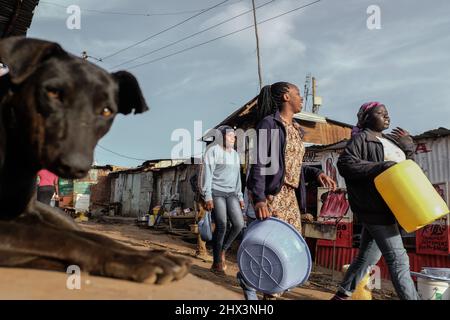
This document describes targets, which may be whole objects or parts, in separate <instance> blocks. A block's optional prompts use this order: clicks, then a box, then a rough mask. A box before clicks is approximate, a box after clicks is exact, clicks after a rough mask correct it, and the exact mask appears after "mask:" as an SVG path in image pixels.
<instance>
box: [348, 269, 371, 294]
mask: <svg viewBox="0 0 450 320" xmlns="http://www.w3.org/2000/svg"><path fill="white" fill-rule="evenodd" d="M349 267H350V265H349V264H346V265H344V266H342V272H344V273H345V272H347V270H348V268H349ZM369 282H370V270H368V271H367V273H366V275H365V276H364V278H362V280H361V281H360V282H358V284H357V285H356V288H355V291H353V294H352V296H351V300H372V290H370V288H369Z"/></svg>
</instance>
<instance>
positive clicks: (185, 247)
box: [0, 221, 391, 300]
mask: <svg viewBox="0 0 450 320" xmlns="http://www.w3.org/2000/svg"><path fill="white" fill-rule="evenodd" d="M82 227H83V228H84V229H85V230H86V231H89V232H94V233H98V234H103V235H106V236H108V237H110V238H112V239H115V240H117V241H120V242H122V243H124V244H126V245H129V246H131V247H134V248H136V249H139V250H147V249H162V248H164V249H167V250H169V251H170V252H172V253H174V254H179V255H183V256H187V257H190V258H192V262H193V265H192V268H191V273H190V274H189V275H188V276H186V277H185V278H184V279H182V280H180V281H178V282H174V283H171V284H169V285H165V286H157V285H147V284H139V283H134V282H130V281H121V280H116V279H109V278H103V277H93V276H89V275H82V279H81V289H80V290H68V289H67V287H66V282H67V277H68V275H67V274H65V273H62V272H50V271H40V270H27V269H16V268H0V299H164V300H166V299H193V300H202V299H217V300H233V299H243V294H242V290H241V288H240V287H239V285H238V282H237V280H236V273H237V271H238V267H237V264H236V261H235V259H233V257H232V256H229V257H227V260H228V263H227V265H228V269H227V271H226V275H225V276H217V275H215V274H213V273H212V272H210V271H209V268H210V266H211V261H210V260H209V261H208V259H206V260H205V259H199V258H197V257H195V249H196V246H195V244H191V243H188V242H185V241H182V240H181V239H180V238H179V237H177V236H174V235H169V234H166V233H165V232H162V231H154V230H150V229H146V228H140V227H138V226H136V225H134V224H133V223H130V222H128V223H120V224H119V223H99V222H92V221H90V222H86V223H83V224H82ZM331 280H332V279H331V276H330V274H329V271H326V270H325V272H322V271H319V270H315V271H314V272H313V273H312V274H311V276H310V279H309V281H308V283H306V284H305V285H303V286H302V287H298V288H294V289H293V290H291V291H289V292H287V293H285V294H284V295H283V297H282V298H281V299H288V300H328V299H330V298H331V297H332V296H333V294H334V291H335V289H336V285H337V281H334V282H333V281H331ZM374 296H375V298H382V299H383V298H384V299H386V298H387V299H390V298H391V297H389V296H387V295H382V296H380V295H374Z"/></svg>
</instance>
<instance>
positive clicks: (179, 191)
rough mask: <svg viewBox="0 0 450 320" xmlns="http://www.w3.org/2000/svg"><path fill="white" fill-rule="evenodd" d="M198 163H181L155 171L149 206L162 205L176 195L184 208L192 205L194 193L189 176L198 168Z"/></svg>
mask: <svg viewBox="0 0 450 320" xmlns="http://www.w3.org/2000/svg"><path fill="white" fill-rule="evenodd" d="M198 168H199V165H196V164H190V165H181V166H176V167H172V168H165V169H162V170H159V171H155V172H154V173H153V174H154V181H155V182H154V185H155V188H154V192H153V199H152V204H151V206H152V207H154V206H157V205H163V204H164V201H166V200H168V199H171V198H172V197H173V196H175V195H178V199H179V200H180V201H181V202H182V204H183V209H184V208H191V209H192V208H193V207H194V193H193V191H192V188H191V185H190V181H189V180H190V178H191V177H192V176H193V175H194V174H195V172H196V171H197V170H198Z"/></svg>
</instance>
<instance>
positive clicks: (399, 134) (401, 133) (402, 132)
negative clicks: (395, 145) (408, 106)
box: [391, 127, 409, 139]
mask: <svg viewBox="0 0 450 320" xmlns="http://www.w3.org/2000/svg"><path fill="white" fill-rule="evenodd" d="M391 135H392V136H394V137H395V138H397V139H400V138H402V137H406V136H409V132H408V131H406V130H404V129H402V128H399V127H397V128H395V129H393V130H392V133H391Z"/></svg>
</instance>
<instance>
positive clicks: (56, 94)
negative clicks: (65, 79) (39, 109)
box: [47, 89, 62, 101]
mask: <svg viewBox="0 0 450 320" xmlns="http://www.w3.org/2000/svg"><path fill="white" fill-rule="evenodd" d="M47 97H49V98H50V99H56V100H60V101H61V100H62V94H61V91H60V90H58V89H47Z"/></svg>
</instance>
